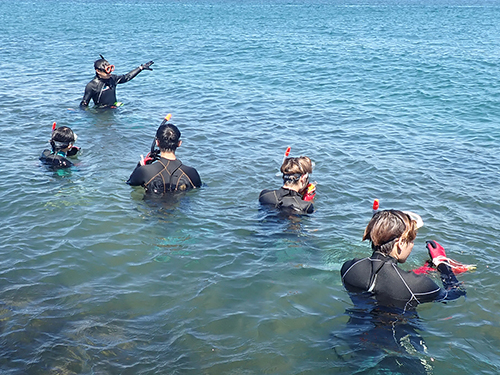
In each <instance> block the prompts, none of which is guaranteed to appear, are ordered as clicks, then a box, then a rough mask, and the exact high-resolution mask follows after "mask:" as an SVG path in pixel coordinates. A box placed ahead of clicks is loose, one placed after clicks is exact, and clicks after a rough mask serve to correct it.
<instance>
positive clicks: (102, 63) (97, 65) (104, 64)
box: [94, 55, 115, 74]
mask: <svg viewBox="0 0 500 375" xmlns="http://www.w3.org/2000/svg"><path fill="white" fill-rule="evenodd" d="M99 56H100V57H101V59H100V60H97V61H96V62H94V69H96V70H99V71H101V72H103V73H106V74H111V73H112V72H113V71H114V70H115V66H114V65H111V64H110V63H109V62H108V61H107V60H106V59H105V58H104V57H103V55H99Z"/></svg>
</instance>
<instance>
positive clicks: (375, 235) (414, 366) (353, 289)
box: [332, 210, 465, 374]
mask: <svg viewBox="0 0 500 375" xmlns="http://www.w3.org/2000/svg"><path fill="white" fill-rule="evenodd" d="M422 225H423V221H422V219H421V218H420V216H418V215H416V214H414V213H411V212H408V211H405V212H403V211H397V210H384V211H378V212H376V213H375V215H374V216H373V217H372V219H371V220H370V222H369V223H368V225H367V227H366V229H365V232H364V235H363V240H368V241H370V243H371V247H372V255H371V256H369V257H366V258H362V259H353V260H349V261H347V262H345V263H344V265H343V266H342V268H341V271H340V272H341V276H342V282H343V284H344V286H345V288H346V289H347V291H348V292H349V295H350V297H351V300H352V302H353V304H354V307H352V308H348V309H347V310H346V314H347V315H348V316H349V320H348V322H347V326H346V328H345V332H339V333H337V334H335V335H332V339H335V340H336V341H335V342H334V343H333V344H334V348H335V347H340V346H341V345H342V344H343V343H348V345H349V347H350V353H351V354H355V355H352V356H351V359H350V360H349V359H346V361H348V362H346V363H347V366H350V368H351V373H354V372H356V373H358V372H359V373H361V372H363V373H400V371H401V369H402V368H403V367H404V368H406V369H407V371H409V372H408V373H410V372H411V373H412V374H431V373H433V369H432V367H433V366H432V358H429V355H428V354H427V348H426V345H425V343H424V341H423V338H422V337H421V336H420V334H419V331H421V330H422V329H424V328H423V327H422V326H421V323H420V319H419V318H418V315H417V312H416V307H417V306H418V305H419V304H421V303H425V302H432V301H446V300H454V299H457V298H459V297H460V296H463V295H465V289H464V288H463V286H462V284H461V283H460V282H459V281H458V280H457V278H456V276H455V274H454V272H453V269H452V267H451V266H450V264H451V263H452V262H451V260H450V259H448V258H447V257H446V253H445V250H444V248H443V247H442V246H441V245H440V244H438V243H437V242H436V241H427V242H426V247H427V250H428V252H429V255H430V260H429V261H428V262H427V263H426V265H425V266H423V267H420V268H419V269H417V270H413V271H405V270H403V269H401V268H400V267H399V264H400V263H405V262H406V260H407V259H408V257H409V255H410V253H411V252H412V249H413V245H414V241H415V238H416V236H417V229H418V228H419V227H420V226H422ZM436 271H437V273H439V276H440V278H441V282H442V286H439V285H438V284H437V283H436V282H435V281H434V280H433V279H432V278H431V277H429V276H427V275H426V274H425V273H431V272H436ZM339 340H341V341H339ZM374 359H376V360H374Z"/></svg>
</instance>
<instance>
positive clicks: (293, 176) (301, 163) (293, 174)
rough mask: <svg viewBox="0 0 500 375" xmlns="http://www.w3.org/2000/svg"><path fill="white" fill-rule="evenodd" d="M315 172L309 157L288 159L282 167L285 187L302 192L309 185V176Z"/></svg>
mask: <svg viewBox="0 0 500 375" xmlns="http://www.w3.org/2000/svg"><path fill="white" fill-rule="evenodd" d="M312 171H313V165H312V161H311V159H309V158H308V157H307V156H299V157H298V158H286V159H285V160H284V161H283V164H282V165H281V173H283V186H284V187H287V188H290V189H293V190H297V191H300V190H302V189H304V188H305V187H306V186H307V184H308V183H309V174H311V173H312Z"/></svg>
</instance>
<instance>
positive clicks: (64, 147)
mask: <svg viewBox="0 0 500 375" xmlns="http://www.w3.org/2000/svg"><path fill="white" fill-rule="evenodd" d="M76 138H77V137H76V134H75V133H74V132H73V130H71V129H70V128H69V127H67V126H60V127H58V128H55V123H54V125H53V130H52V136H51V137H50V140H49V142H50V146H51V147H52V149H51V150H47V149H45V150H43V151H42V155H40V161H41V162H42V163H43V164H44V165H46V166H48V167H51V168H54V169H59V168H69V167H72V166H73V163H72V162H71V161H69V160H68V159H67V158H66V157H67V156H75V155H76V154H77V153H78V151H79V148H78V147H76V146H73V144H74V143H75V142H76Z"/></svg>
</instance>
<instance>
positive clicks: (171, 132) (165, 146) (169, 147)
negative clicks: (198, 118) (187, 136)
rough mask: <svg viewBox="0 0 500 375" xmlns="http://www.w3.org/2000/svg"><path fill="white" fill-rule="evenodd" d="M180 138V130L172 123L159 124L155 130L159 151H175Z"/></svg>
mask: <svg viewBox="0 0 500 375" xmlns="http://www.w3.org/2000/svg"><path fill="white" fill-rule="evenodd" d="M180 138H181V132H180V130H179V129H178V128H177V126H175V125H174V124H168V123H167V124H163V125H160V127H159V128H158V130H157V131H156V139H157V140H158V143H159V146H160V150H161V151H175V150H176V149H177V147H178V146H179V139H180Z"/></svg>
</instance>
